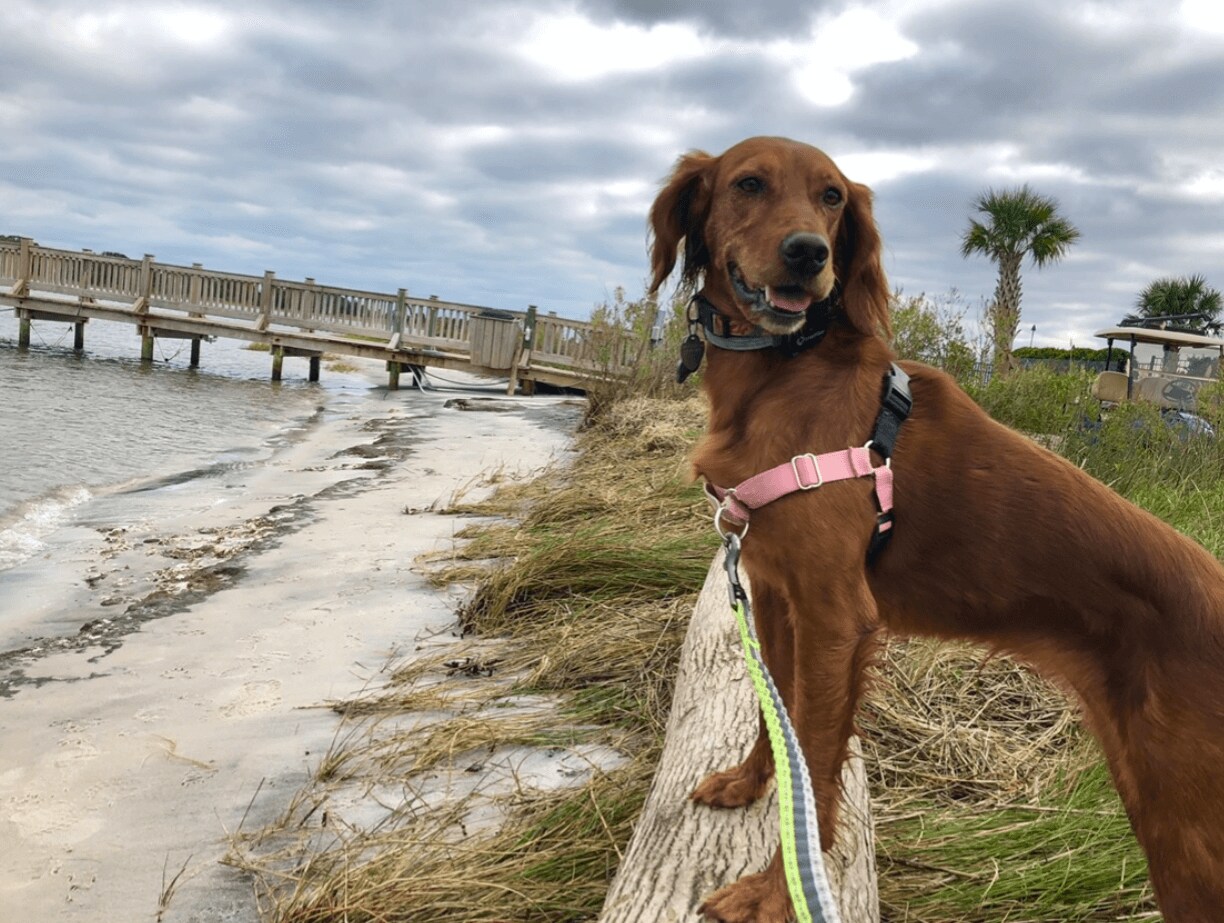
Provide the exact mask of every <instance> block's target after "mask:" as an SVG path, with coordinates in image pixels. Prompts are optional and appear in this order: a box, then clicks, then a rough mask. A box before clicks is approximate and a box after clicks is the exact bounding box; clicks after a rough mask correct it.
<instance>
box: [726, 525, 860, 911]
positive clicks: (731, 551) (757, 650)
mask: <svg viewBox="0 0 1224 923" xmlns="http://www.w3.org/2000/svg"><path fill="white" fill-rule="evenodd" d="M719 531H720V532H721V531H722V530H721V529H720V530H719ZM723 546H724V548H725V549H726V560H725V562H724V565H725V567H726V570H727V581H728V584H729V587H730V594H731V608H732V610H733V611H734V612H735V618H736V622H737V623H738V625H739V633H740V642H741V644H742V645H743V647H744V659H745V662H746V664H747V667H748V676H749V678H750V679H751V680H752V686H753V688H754V689H755V690H756V694H757V699H758V701H759V702H760V705H761V714H762V715H763V716H764V719H765V727H766V728H767V730H768V731H769V747H770V749H771V750H772V751H773V757H774V768H775V770H776V778H777V782H778V828H779V832H780V834H781V840H782V865H783V867H784V869H785V871H786V886H787V889H788V890H789V892H790V896H791V903H793V904H794V905H795V919H796V921H797V923H840V921H841V917H840V915H839V914H838V911H837V902H836V901H835V900H834V899H833V892H832V891H831V890H830V888H829V879H828V876H827V875H826V874H825V867H824V856H823V854H822V853H821V851H820V830H819V828H818V827H817V822H816V796H815V794H814V793H813V791H812V779H811V776H810V775H809V773H808V768H807V762H806V761H805V760H804V758H803V751H802V750H801V749H800V747H799V738H798V736H797V735H796V734H795V729H794V726H793V725H792V724H791V722H790V716H789V715H788V714H787V712H786V705H785V703H783V701H782V696H781V695H779V694H778V687H777V686H776V685H775V684H774V681H773V677H772V676H770V675H769V668H768V667H766V666H765V658H764V656H763V655H762V653H761V642H760V640H759V639H758V638H757V633H756V627H755V624H754V623H753V619H752V607H751V603H750V602H749V600H748V594H747V593H746V592H745V591H744V588H743V586H741V584H740V580H739V559H740V536H739V535H737V534H735V533H734V532H726V533H724V534H723Z"/></svg>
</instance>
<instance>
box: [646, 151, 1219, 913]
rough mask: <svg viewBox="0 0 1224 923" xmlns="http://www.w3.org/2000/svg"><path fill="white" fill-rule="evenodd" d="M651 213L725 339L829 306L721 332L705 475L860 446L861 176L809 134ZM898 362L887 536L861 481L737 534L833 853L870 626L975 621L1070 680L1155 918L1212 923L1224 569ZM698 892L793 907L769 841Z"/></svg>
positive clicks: (864, 213)
mask: <svg viewBox="0 0 1224 923" xmlns="http://www.w3.org/2000/svg"><path fill="white" fill-rule="evenodd" d="M650 220H651V224H652V226H653V230H654V243H653V248H652V254H651V256H652V268H653V273H654V277H653V285H652V288H653V289H654V290H657V289H658V287H659V286H660V285H661V284H662V283H663V282H664V281H665V280H666V279H667V278H668V276H669V275H670V274H671V273H672V271H673V269H674V268H675V265H676V262H677V258H678V255H679V254H678V251H679V248H680V247H681V244H683V248H684V250H683V257H682V268H681V272H682V274H683V276H684V278H685V279H686V280H688V281H689V282H692V283H693V284H694V285H695V286H697V287H698V288H699V289H700V293H701V295H702V296H703V297H704V298H705V299H706V300H707V301H708V302H709V303H710V304H711V305H713V307H714V309H715V310H716V312H717V313H718V314H719V315H721V316H722V318H723V319H725V320H724V321H722V322H721V323H723V324H725V325H726V326H725V327H720V329H719V335H725V336H729V337H735V336H749V335H760V334H761V328H763V329H764V330H765V331H768V332H771V333H774V334H790V333H793V332H795V331H796V330H798V329H800V328H801V327H802V326H803V324H804V318H805V315H806V313H807V311H808V308H809V306H812V305H816V304H818V303H820V302H822V301H824V300H825V299H827V298H830V297H832V298H833V299H834V302H832V303H833V304H834V305H835V307H834V308H833V314H832V320H831V323H830V326H829V329H828V333H827V335H826V336H825V338H824V340H823V341H822V342H820V343H819V345H817V346H815V347H814V348H810V349H807V350H805V351H803V352H800V353H798V354H797V355H794V356H793V357H790V358H788V357H787V356H786V355H784V354H783V353H782V352H781V351H780V350H778V349H759V350H753V351H744V352H740V351H731V350H728V349H722V348H718V347H717V346H716V345H714V344H711V345H710V347H709V349H708V367H707V370H706V373H705V376H704V381H705V384H704V386H705V389H706V391H707V393H708V396H709V402H710V420H709V430H708V433H707V435H706V436H705V438H704V439H703V441H702V442H701V444H700V446H699V447H698V449H697V452H696V455H695V459H694V464H695V468H696V471H697V472H698V473H699V474H700V475H701V476H703V477H705V478H706V479H707V480H708V481H710V482H711V483H713V484H717V485H720V486H722V487H732V486H734V485H736V484H738V483H740V482H741V481H743V480H745V479H746V478H748V477H750V476H752V475H754V474H757V473H758V472H761V471H764V470H766V469H768V468H772V467H774V466H775V465H778V464H780V463H783V462H786V461H787V460H789V459H791V458H792V457H794V456H798V455H803V454H805V453H821V452H827V451H832V450H839V449H845V448H846V447H848V446H861V445H863V444H864V443H866V442H867V440H868V439H869V437H870V435H871V433H872V428H873V424H874V422H875V419H876V416H877V414H878V413H879V409H880V400H881V390H882V382H883V380H884V375H885V372H886V371H887V369H888V367H889V363H890V361H891V359H892V355H891V352H890V349H889V346H888V342H887V340H886V338H885V337H886V336H887V334H888V331H889V316H888V296H889V291H888V287H887V284H886V282H885V278H884V273H883V271H882V269H881V266H880V239H879V236H878V234H877V232H876V228H875V224H874V221H873V218H872V214H871V194H870V192H869V190H868V189H867V188H866V187H864V186H861V185H858V184H855V183H852V182H850V181H849V180H847V179H846V177H845V176H843V175H842V173H841V171H840V170H839V169H838V168H837V166H836V165H835V164H834V163H833V161H832V160H830V159H829V158H828V157H827V156H826V155H825V154H823V153H821V152H820V151H819V150H816V149H815V148H813V147H809V146H808V145H806V144H800V143H797V142H794V141H788V140H784V139H780V138H753V139H750V140H747V141H744V142H742V143H740V144H737V145H735V146H734V147H732V148H731V149H730V150H728V151H727V152H726V153H724V154H722V155H721V156H719V157H712V156H709V155H707V154H703V153H692V154H689V155H687V156H685V157H683V158H681V159H680V161H679V163H678V164H677V166H676V169H675V172H674V174H673V175H672V177H671V179H670V180H669V181H668V183H667V184H666V186H665V187H664V188H663V190H662V191H661V192H660V194H659V196H658V199H657V200H656V201H655V203H654V206H653V208H652V210H651V215H650ZM902 366H903V367H904V368H905V370H906V371H907V372H908V373H909V375H910V376H911V387H912V392H913V400H914V404H913V411H912V414H911V416H910V417H909V419H908V421H907V422H906V423H905V424H904V425H903V427H902V429H901V432H900V436H899V438H898V439H897V442H896V448H895V453H894V455H893V458H892V470H893V473H894V478H895V490H896V500H895V510H896V525H895V528H893V530H892V532H893V536H892V539H891V543H890V544H889V545H888V546H886V547H885V548H884V549H883V551H882V552H881V553H880V554H878V555H877V556H876V557H874V558H873V559H872V561H871V562H870V563H868V560H867V557H868V554H867V552H868V542H869V540H870V538H871V535H872V533H873V530H874V528H875V525H876V505H875V500H874V498H873V494H872V487H871V484H870V482H869V481H867V480H850V481H845V482H840V483H836V484H827V485H825V486H824V487H822V488H821V489H819V490H810V491H803V492H799V493H795V494H791V495H789V496H787V497H784V498H782V499H780V500H778V501H777V502H775V503H772V504H770V505H768V506H765V507H762V508H761V509H759V510H756V511H754V512H753V514H752V526H751V532H750V534H748V535H747V536H746V537H745V539H744V546H743V555H744V564H745V567H746V569H747V571H748V574H749V577H750V578H751V581H752V587H753V590H754V593H755V599H754V608H755V614H756V620H757V625H758V629H759V632H760V635H761V638H762V642H763V646H764V649H765V653H766V659H767V662H768V664H769V668H770V670H771V671H772V673H773V675H774V677H775V679H776V681H777V683H778V686H779V688H780V689H781V691H782V694H783V696H784V698H785V699H786V702H787V704H788V707H789V709H790V712H791V715H792V718H793V720H794V723H795V726H796V729H797V731H798V734H799V736H800V740H801V742H802V746H803V750H804V753H805V755H806V757H807V760H808V764H809V766H810V769H811V773H812V778H813V781H814V784H815V788H816V794H817V801H818V806H819V815H820V817H819V819H820V825H821V833H822V838H823V841H824V842H823V846H824V848H826V849H827V848H828V846H829V845H830V843H831V842H832V835H833V830H834V826H835V824H836V822H837V807H838V779H839V774H840V769H841V765H842V762H843V761H844V760H845V758H846V749H847V741H848V739H849V737H850V735H851V732H852V728H853V724H854V713H855V707H856V704H857V702H858V698H859V693H860V690H861V689H862V686H863V679H864V672H865V669H866V668H867V666H868V665H869V664H870V662H871V660H872V655H873V650H874V648H875V644H876V638H877V634H878V632H879V631H880V630H881V629H882V628H887V629H889V630H892V631H895V632H899V633H914V634H923V635H935V636H940V637H948V638H953V637H956V638H967V639H970V640H972V641H976V642H980V643H982V644H984V645H987V646H989V647H991V648H993V649H997V650H1003V651H1007V652H1010V653H1013V654H1016V655H1018V656H1020V657H1022V658H1024V659H1025V660H1027V661H1028V662H1030V663H1032V664H1033V665H1034V666H1035V667H1036V668H1037V669H1039V670H1040V671H1041V672H1042V673H1044V674H1045V675H1047V676H1049V677H1052V678H1054V679H1056V680H1058V681H1060V682H1061V683H1062V684H1063V685H1065V686H1067V687H1068V688H1070V689H1071V690H1073V691H1074V692H1075V693H1076V695H1077V696H1078V698H1079V699H1080V700H1081V702H1082V703H1083V708H1084V713H1085V716H1086V720H1087V722H1088V724H1089V725H1090V726H1091V729H1092V731H1093V732H1094V733H1095V734H1096V736H1097V738H1098V739H1099V741H1100V743H1101V746H1102V747H1103V749H1104V751H1105V754H1106V757H1107V758H1108V761H1109V766H1110V769H1111V771H1112V773H1113V778H1114V781H1115V783H1116V785H1117V787H1118V790H1119V792H1120V793H1121V796H1122V800H1123V802H1124V803H1125V805H1126V809H1127V812H1128V814H1129V816H1130V820H1131V823H1132V826H1133V827H1134V830H1135V834H1136V836H1137V837H1138V839H1139V842H1140V843H1141V844H1142V846H1143V849H1144V850H1145V852H1146V853H1147V857H1148V861H1149V864H1150V870H1151V877H1152V882H1153V885H1154V886H1155V890H1156V895H1157V898H1158V900H1159V903H1160V907H1161V910H1162V911H1163V913H1164V915H1165V919H1166V920H1167V921H1168V923H1208V921H1219V920H1224V568H1222V567H1221V565H1220V563H1219V562H1218V561H1216V560H1215V559H1214V558H1213V557H1212V556H1211V555H1210V554H1208V553H1207V552H1206V551H1204V550H1203V549H1202V548H1200V547H1199V546H1198V545H1196V544H1194V543H1193V542H1191V541H1189V540H1188V539H1186V538H1184V537H1183V536H1181V535H1179V534H1178V533H1177V532H1175V531H1174V530H1173V529H1171V528H1169V527H1168V526H1167V525H1165V524H1164V523H1162V522H1160V521H1159V520H1157V519H1155V518H1154V517H1152V516H1150V515H1149V514H1147V513H1145V512H1144V511H1142V510H1140V509H1137V508H1136V507H1134V506H1132V505H1131V504H1129V503H1127V502H1126V501H1125V500H1122V499H1121V498H1120V497H1118V496H1117V495H1116V494H1115V493H1113V492H1112V491H1110V490H1109V489H1108V488H1106V487H1104V486H1102V485H1101V484H1100V483H1098V482H1097V481H1094V480H1093V479H1092V478H1090V477H1088V476H1087V475H1085V474H1084V473H1083V472H1081V471H1080V470H1079V469H1077V468H1076V467H1075V466H1074V465H1071V464H1069V463H1068V462H1066V461H1064V460H1063V459H1061V458H1059V457H1057V456H1055V455H1053V454H1052V453H1050V452H1047V451H1046V450H1045V449H1043V448H1041V447H1039V446H1037V445H1035V444H1034V443H1033V442H1031V441H1030V440H1028V439H1025V438H1024V437H1022V436H1020V435H1017V434H1016V433H1014V432H1012V431H1011V430H1008V429H1006V428H1005V427H1003V426H1000V425H999V424H997V423H995V422H993V421H992V420H991V419H990V418H989V417H987V416H986V415H985V414H984V413H983V412H982V411H981V410H980V409H978V407H977V406H976V405H975V404H974V403H973V402H972V401H971V400H970V399H969V398H968V397H966V396H965V395H964V393H962V392H961V391H960V390H959V389H958V388H957V386H956V385H955V384H954V383H953V382H952V381H951V379H949V378H948V377H947V376H946V375H944V374H943V373H941V372H939V371H937V370H935V369H932V368H928V367H927V366H923V365H919V364H916V363H902ZM878 463H879V461H878V460H877V464H878ZM772 772H773V767H772V760H771V757H770V754H769V747H768V742H767V740H766V738H765V736H764V732H763V731H762V735H761V736H760V737H759V738H758V740H757V742H756V744H755V745H754V746H753V748H752V750H751V752H750V753H749V755H748V757H747V759H746V760H745V761H744V762H743V763H742V764H741V765H739V766H737V767H735V768H734V769H730V770H728V771H726V772H721V773H717V774H715V775H713V776H711V777H710V778H708V779H706V780H705V781H704V782H702V783H701V785H700V786H698V788H697V790H696V791H695V792H694V794H693V797H694V799H696V800H697V801H699V802H701V803H703V804H707V805H713V806H717V807H735V806H740V805H744V804H747V803H749V802H750V801H752V800H753V799H755V798H757V797H759V796H760V795H761V794H762V792H763V791H764V790H765V787H766V785H767V783H768V780H769V777H770V776H771V775H772ZM702 910H703V912H704V913H705V915H706V916H707V917H709V918H711V919H714V920H721V921H726V923H741V921H757V923H784V921H785V920H787V919H788V917H789V915H790V913H791V904H790V899H789V897H788V895H787V892H786V884H785V881H784V877H783V874H782V868H781V863H780V860H779V857H778V856H777V855H775V857H774V860H773V862H772V863H771V864H770V865H769V867H768V868H767V869H766V870H765V871H764V872H761V873H759V874H756V875H750V876H747V877H745V878H743V879H741V880H740V881H738V882H736V883H734V884H732V885H730V886H728V887H725V888H723V889H722V890H720V891H718V892H717V893H715V894H714V895H713V896H711V897H710V898H709V899H708V900H707V901H706V902H705V904H704V906H703V908H702ZM848 923H849V921H848Z"/></svg>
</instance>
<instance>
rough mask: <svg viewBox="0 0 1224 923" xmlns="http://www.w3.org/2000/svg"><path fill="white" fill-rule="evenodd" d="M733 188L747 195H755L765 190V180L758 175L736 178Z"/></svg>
mask: <svg viewBox="0 0 1224 923" xmlns="http://www.w3.org/2000/svg"><path fill="white" fill-rule="evenodd" d="M735 188H736V189H738V190H739V191H740V192H746V193H748V194H749V195H757V194H759V193H762V192H764V191H765V180H763V179H761V178H760V177H759V176H745V177H744V178H743V179H740V180H736V182H735Z"/></svg>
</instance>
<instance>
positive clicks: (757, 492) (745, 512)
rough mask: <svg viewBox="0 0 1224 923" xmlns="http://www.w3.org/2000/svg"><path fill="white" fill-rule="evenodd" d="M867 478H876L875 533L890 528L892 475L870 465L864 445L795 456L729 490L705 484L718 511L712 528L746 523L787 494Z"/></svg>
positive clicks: (888, 471)
mask: <svg viewBox="0 0 1224 923" xmlns="http://www.w3.org/2000/svg"><path fill="white" fill-rule="evenodd" d="M865 477H870V478H874V479H875V493H876V502H877V503H878V504H879V507H880V516H879V517H878V519H877V527H876V531H877V532H881V533H882V532H887V531H888V530H889V529H891V528H892V516H891V513H892V505H893V473H892V468H891V467H890V466H889V464H888V463H887V462H885V463H884V464H883V465H881V466H880V467H878V468H876V467H873V466H872V464H871V453H870V451H869V449H868V447H867V446H862V447H859V448H853V449H842V450H840V451H837V452H825V453H824V454H823V455H812V454H810V453H809V454H807V455H796V456H795V457H794V458H792V459H791V460H790V461H788V462H783V463H782V464H780V465H778V466H777V467H776V468H770V469H769V470H768V471H762V472H761V473H760V474H756V475H753V476H752V477H750V478H749V479H748V480H746V481H744V482H743V483H742V484H739V485H738V486H736V487H732V488H731V489H729V490H728V489H724V488H722V487H717V486H715V485H713V484H708V483H707V484H706V493H707V494H708V495H709V496H710V499H711V501H712V502H714V504H715V506H716V507H717V508H718V512H717V513H716V514H715V516H714V522H715V525H716V526H717V527H718V529H719V531H720V532H721V531H722V522H723V518H724V517H726V518H727V519H728V520H729V521H730V522H732V523H733V524H736V525H744V526H746V525H747V524H748V520H749V518H750V516H751V513H752V510H755V509H760V508H761V507H762V506H765V505H766V504H767V503H772V502H773V501H774V500H777V499H778V498H780V497H785V496H786V495H787V494H791V493H796V492H798V491H801V490H815V489H816V488H818V487H821V486H822V485H824V484H829V483H832V482H833V481H846V480H850V479H852V478H865Z"/></svg>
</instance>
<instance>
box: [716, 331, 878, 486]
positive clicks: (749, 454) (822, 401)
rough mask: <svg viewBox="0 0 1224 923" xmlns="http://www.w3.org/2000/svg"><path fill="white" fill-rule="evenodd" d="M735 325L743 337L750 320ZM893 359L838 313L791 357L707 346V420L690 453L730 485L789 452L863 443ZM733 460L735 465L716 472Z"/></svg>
mask: <svg viewBox="0 0 1224 923" xmlns="http://www.w3.org/2000/svg"><path fill="white" fill-rule="evenodd" d="M740 326H741V327H742V328H745V329H744V335H747V334H748V333H749V331H750V329H751V328H750V326H749V325H748V324H747V323H746V322H743V321H741V322H740ZM892 358H893V356H892V351H891V350H890V349H889V348H888V346H887V344H885V342H884V341H883V340H882V339H880V338H879V337H874V336H873V337H868V336H864V335H863V334H861V333H859V332H858V331H856V330H854V329H853V328H852V327H851V326H850V325H849V324H848V323H845V322H844V321H842V320H839V319H837V318H833V320H832V322H831V323H830V325H829V329H828V333H827V335H826V336H825V337H824V338H823V340H822V341H821V342H820V344H819V345H818V346H816V347H815V348H812V349H807V350H804V351H803V352H800V353H799V354H797V355H791V356H788V355H786V354H785V353H784V352H783V351H781V350H779V349H760V350H751V351H739V350H728V349H720V348H719V347H718V346H717V345H715V344H713V343H711V344H709V348H708V350H707V354H706V363H707V365H706V370H705V373H704V374H703V376H702V387H703V389H704V391H705V392H706V396H707V398H708V399H709V405H710V415H709V426H708V431H707V436H706V438H705V440H704V441H703V444H702V446H701V447H699V448H698V451H697V453H696V456H695V458H694V464H695V467H696V469H697V472H698V473H699V474H702V475H704V476H705V477H706V478H707V479H709V480H711V481H712V482H714V483H719V484H734V483H739V481H741V480H743V479H744V478H745V477H749V476H751V475H752V474H755V473H756V472H757V471H758V470H764V468H767V467H769V466H771V465H774V464H777V463H778V462H780V461H785V460H786V459H787V458H789V457H791V456H793V455H800V454H803V453H806V452H821V451H832V450H835V449H844V448H846V447H847V446H850V445H862V444H863V443H864V442H865V441H866V439H868V438H869V437H870V434H871V428H872V425H873V423H874V421H875V418H876V415H877V414H878V412H879V401H880V382H881V380H882V378H883V375H884V373H885V371H886V370H887V369H888V364H889V362H891V361H892ZM770 421H772V423H771V422H770ZM778 421H784V424H783V425H781V426H780V425H779V423H778ZM775 456H776V457H775ZM732 459H733V460H734V463H733V464H734V470H731V469H728V470H722V468H721V465H723V464H727V463H728V460H732ZM715 464H717V465H719V466H720V467H719V468H718V469H717V470H715V469H714V468H713V467H712V466H714V465H715ZM741 469H742V470H741Z"/></svg>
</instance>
